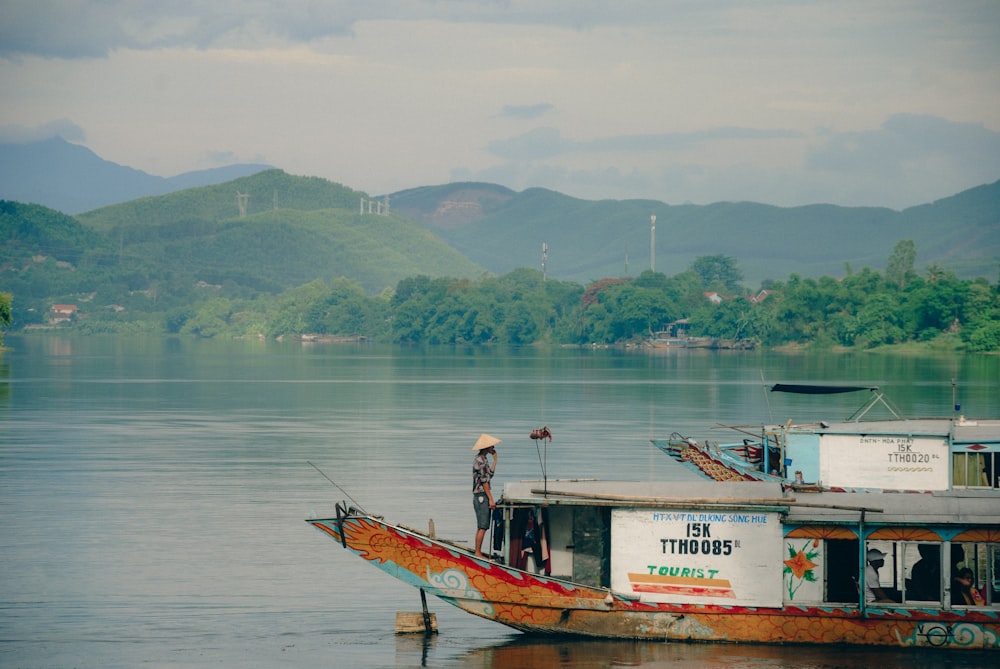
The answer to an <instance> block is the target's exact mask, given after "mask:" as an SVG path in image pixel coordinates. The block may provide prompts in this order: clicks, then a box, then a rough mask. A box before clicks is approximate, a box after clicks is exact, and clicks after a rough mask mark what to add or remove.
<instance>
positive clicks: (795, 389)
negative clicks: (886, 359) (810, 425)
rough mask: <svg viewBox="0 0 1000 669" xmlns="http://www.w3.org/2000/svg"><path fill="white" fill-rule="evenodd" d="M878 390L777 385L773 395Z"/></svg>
mask: <svg viewBox="0 0 1000 669" xmlns="http://www.w3.org/2000/svg"><path fill="white" fill-rule="evenodd" d="M878 389H879V388H878V386H810V385H805V384H799V383H776V384H774V385H773V386H771V392H772V393H798V394H800V395H834V394H836V393H854V392H857V391H859V390H878Z"/></svg>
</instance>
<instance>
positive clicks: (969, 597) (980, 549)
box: [950, 542, 1000, 607]
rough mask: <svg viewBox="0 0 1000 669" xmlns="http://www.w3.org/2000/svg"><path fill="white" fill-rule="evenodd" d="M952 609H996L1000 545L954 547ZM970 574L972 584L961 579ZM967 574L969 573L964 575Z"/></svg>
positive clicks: (955, 545)
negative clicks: (988, 607) (970, 607)
mask: <svg viewBox="0 0 1000 669" xmlns="http://www.w3.org/2000/svg"><path fill="white" fill-rule="evenodd" d="M950 562H951V571H950V574H951V605H952V606H955V607H963V606H973V607H974V606H997V605H998V604H1000V602H998V601H997V600H998V593H997V590H998V588H997V585H998V583H997V580H998V578H1000V575H998V569H1000V544H997V543H964V542H963V543H953V544H951V560H950ZM966 569H968V570H969V572H971V582H970V581H969V580H963V579H961V578H960V576H961V575H962V574H963V572H964V570H966ZM965 573H968V572H965Z"/></svg>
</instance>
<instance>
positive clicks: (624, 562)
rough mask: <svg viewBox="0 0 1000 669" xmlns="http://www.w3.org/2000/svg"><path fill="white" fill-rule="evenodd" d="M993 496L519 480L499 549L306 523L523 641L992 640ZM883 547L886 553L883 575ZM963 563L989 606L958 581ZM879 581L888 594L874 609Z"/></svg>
mask: <svg viewBox="0 0 1000 669" xmlns="http://www.w3.org/2000/svg"><path fill="white" fill-rule="evenodd" d="M998 500H1000V498H998V497H997V496H996V495H995V494H994V493H993V492H991V491H983V490H975V489H954V490H946V491H938V492H932V493H927V494H920V495H916V494H915V495H908V494H884V493H876V492H837V493H833V492H810V493H806V492H796V491H794V490H792V489H791V488H790V487H788V486H785V485H783V484H782V483H781V482H778V481H772V482H767V481H752V482H711V481H704V482H670V483H667V482H660V483H652V482H647V483H640V482H613V481H599V480H555V481H553V480H543V481H520V482H512V483H507V484H506V485H505V486H504V490H503V497H502V499H501V500H500V501H499V503H498V509H499V513H498V514H497V519H496V523H495V528H494V536H493V544H492V545H493V548H494V551H497V552H495V553H494V554H493V555H492V556H491V557H490V558H477V557H475V556H474V554H473V552H472V550H471V549H470V548H468V547H466V546H462V545H458V544H456V543H454V542H450V541H446V540H443V539H440V538H438V537H436V536H434V535H433V532H423V531H419V530H415V529H412V528H409V527H404V526H401V525H396V524H392V523H390V522H388V521H386V520H384V519H383V518H382V517H381V516H376V515H373V514H370V513H366V512H363V511H361V510H358V509H355V508H350V507H348V506H347V505H346V504H345V505H337V513H336V516H335V517H333V518H327V519H319V520H309V521H307V522H309V523H311V524H312V525H313V526H314V527H315V528H316V529H318V530H320V531H322V532H324V533H326V534H327V535H329V536H330V537H331V538H332V539H333V540H334V541H336V542H337V543H339V544H341V545H342V546H343V547H344V548H346V549H347V550H348V551H349V552H351V553H354V554H356V555H358V556H359V557H361V558H363V559H365V560H367V561H369V562H371V563H372V564H373V565H375V566H377V567H379V568H380V569H382V570H383V571H385V572H387V573H388V574H390V575H392V576H394V577H396V578H398V579H400V580H401V581H403V582H405V583H409V584H410V585H412V586H414V587H416V588H419V589H420V590H421V591H422V593H427V594H430V595H434V596H436V597H439V598H441V599H443V600H444V601H446V602H448V603H449V604H453V605H455V606H457V607H459V608H461V609H463V610H465V611H467V612H469V613H472V614H474V615H477V616H481V617H483V618H487V619H489V620H493V621H496V622H498V623H502V624H504V625H507V626H509V627H512V628H514V629H517V630H521V631H523V632H528V633H536V634H568V635H580V636H585V637H605V638H621V639H651V640H658V641H723V642H745V643H788V644H857V645H873V646H933V647H941V648H956V649H957V648H966V649H984V648H986V649H994V650H996V649H998V648H1000V602H998V598H1000V592H998V588H1000V503H998ZM872 550H875V551H878V552H879V553H881V554H883V555H884V556H885V557H884V565H883V566H882V567H881V569H880V570H879V571H878V572H877V574H876V576H877V577H876V578H872V574H873V573H875V572H873V571H870V570H866V556H867V555H868V554H869V551H872ZM931 563H934V564H936V565H937V568H936V571H935V569H926V567H927V565H928V564H931ZM918 565H922V567H923V568H922V567H921V566H918ZM963 567H968V568H969V569H971V570H972V572H973V574H974V581H975V582H974V584H973V585H972V587H973V588H975V589H976V590H977V592H980V593H981V594H982V597H983V601H981V602H980V601H978V600H975V601H973V600H968V601H967V600H965V599H963V598H962V597H961V596H960V593H959V590H958V587H957V586H953V581H952V574H953V573H954V572H956V571H957V570H958V569H959V568H963ZM928 574H930V575H929V576H928ZM875 580H877V584H875V583H873V581H875ZM869 586H877V587H878V588H879V591H878V594H879V596H883V597H884V599H885V601H869V599H870V598H869V597H866V596H865V594H864V593H866V591H867V588H868V587H869ZM970 601H971V602H972V603H969V602H970Z"/></svg>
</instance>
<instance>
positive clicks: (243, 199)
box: [236, 191, 250, 218]
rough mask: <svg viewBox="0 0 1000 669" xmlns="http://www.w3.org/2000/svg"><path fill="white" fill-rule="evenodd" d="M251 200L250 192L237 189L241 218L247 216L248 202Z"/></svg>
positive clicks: (237, 204)
mask: <svg viewBox="0 0 1000 669" xmlns="http://www.w3.org/2000/svg"><path fill="white" fill-rule="evenodd" d="M249 201H250V193H241V192H239V191H236V206H237V207H239V208H240V218H246V217H247V202H249Z"/></svg>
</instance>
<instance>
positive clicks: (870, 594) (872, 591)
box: [865, 548, 898, 603]
mask: <svg viewBox="0 0 1000 669" xmlns="http://www.w3.org/2000/svg"><path fill="white" fill-rule="evenodd" d="M866 557H867V560H868V564H867V565H866V566H865V602H868V603H872V602H895V601H898V600H896V599H894V598H893V597H891V596H889V594H888V593H887V592H886V591H885V590H884V589H883V588H882V586H881V585H880V584H879V580H878V570H879V569H881V568H882V565H884V564H885V553H883V552H882V551H880V550H879V549H877V548H869V549H868V553H867V555H866Z"/></svg>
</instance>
